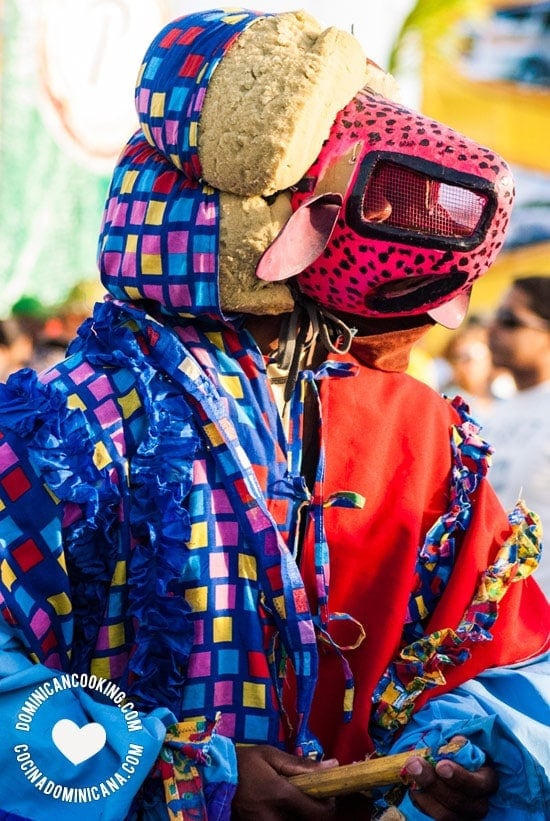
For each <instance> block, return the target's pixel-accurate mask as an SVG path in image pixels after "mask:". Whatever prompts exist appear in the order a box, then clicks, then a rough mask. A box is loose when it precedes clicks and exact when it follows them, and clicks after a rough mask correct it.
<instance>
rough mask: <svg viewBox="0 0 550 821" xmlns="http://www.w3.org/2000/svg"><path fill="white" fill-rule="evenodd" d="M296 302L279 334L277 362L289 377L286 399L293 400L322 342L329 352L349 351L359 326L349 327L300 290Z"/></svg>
mask: <svg viewBox="0 0 550 821" xmlns="http://www.w3.org/2000/svg"><path fill="white" fill-rule="evenodd" d="M294 297H295V305H294V309H293V311H292V313H290V314H288V315H287V316H286V317H285V319H284V321H283V323H282V325H281V330H280V334H279V345H278V348H277V352H276V354H275V357H274V360H273V361H274V362H275V363H276V364H277V365H278V367H279V368H281V370H283V371H286V372H287V374H288V376H287V380H286V384H285V391H284V399H285V402H288V401H289V400H290V397H291V396H292V393H293V391H294V387H295V385H296V381H297V379H298V373H299V371H300V370H302V369H304V368H310V367H311V366H312V362H313V359H314V357H315V352H316V350H318V347H319V345H320V346H322V347H323V348H324V349H325V350H326V351H328V352H329V353H339V354H344V353H347V352H348V351H349V349H350V347H351V343H352V341H353V337H354V336H355V335H356V333H357V329H356V328H349V327H348V326H347V325H346V324H345V322H343V321H342V320H341V319H339V318H338V317H337V316H335V315H334V314H331V313H330V312H329V311H327V310H326V309H325V308H322V307H321V306H320V305H317V303H316V302H313V300H311V299H309V298H308V297H306V296H304V295H303V294H301V293H300V292H298V291H296V292H295V294H294Z"/></svg>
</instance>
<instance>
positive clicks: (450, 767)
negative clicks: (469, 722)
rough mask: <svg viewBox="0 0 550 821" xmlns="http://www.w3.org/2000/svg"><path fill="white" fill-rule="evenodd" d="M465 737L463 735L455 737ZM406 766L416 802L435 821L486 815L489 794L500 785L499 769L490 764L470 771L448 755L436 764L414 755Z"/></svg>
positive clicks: (457, 738) (459, 819) (459, 820)
mask: <svg viewBox="0 0 550 821" xmlns="http://www.w3.org/2000/svg"><path fill="white" fill-rule="evenodd" d="M464 740H465V739H463V738H462V737H461V736H456V737H455V738H453V739H452V741H464ZM405 769H406V771H407V773H408V775H409V776H410V777H411V778H413V779H414V783H415V786H416V789H415V787H412V788H411V791H410V796H411V800H412V802H413V804H415V805H416V806H417V807H418V809H419V810H421V811H422V812H424V813H425V814H426V815H429V816H430V818H435V819H436V821H465V819H477V818H485V816H486V815H487V813H488V812H489V796H491V795H493V794H494V793H495V792H496V790H497V787H498V777H497V774H496V771H495V770H494V769H493V768H492V767H491V766H490V765H488V764H486V765H484V766H483V767H480V769H479V770H476V771H475V772H470V771H469V770H466V769H465V768H464V767H461V766H460V765H459V764H457V763H456V762H455V761H450V760H449V759H446V758H445V759H442V760H441V761H438V762H437V764H436V765H435V767H433V766H432V765H431V764H430V763H429V761H426V759H424V758H419V757H417V756H414V755H411V757H410V759H409V760H408V761H407V764H406V765H405Z"/></svg>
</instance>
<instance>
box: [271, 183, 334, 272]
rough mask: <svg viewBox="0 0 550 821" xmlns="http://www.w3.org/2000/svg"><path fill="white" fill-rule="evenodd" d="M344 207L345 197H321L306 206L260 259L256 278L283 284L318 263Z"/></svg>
mask: <svg viewBox="0 0 550 821" xmlns="http://www.w3.org/2000/svg"><path fill="white" fill-rule="evenodd" d="M341 207H342V196H341V194H319V196H317V197H313V198H312V199H310V200H307V202H304V203H302V205H300V207H299V208H297V209H296V211H295V212H294V213H293V214H292V216H291V217H290V219H289V220H288V221H287V222H286V223H285V225H284V227H283V228H282V230H281V231H280V232H279V234H278V235H277V237H275V239H274V240H273V242H272V243H271V245H270V246H269V248H266V250H265V251H264V253H263V254H262V256H261V257H260V259H259V261H258V264H257V266H256V276H257V277H258V278H259V279H263V280H265V281H266V282H279V281H280V280H282V279H288V278H289V277H293V276H296V274H300V273H301V272H302V271H303V270H304V269H305V268H307V266H308V265H310V264H311V263H312V262H315V260H316V259H318V258H319V257H320V256H321V254H322V253H323V251H324V250H325V248H326V246H327V243H328V241H329V239H330V235H331V234H332V231H333V229H334V226H335V225H336V220H337V219H338V216H339V214H340V209H341Z"/></svg>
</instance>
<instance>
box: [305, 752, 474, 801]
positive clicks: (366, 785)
mask: <svg viewBox="0 0 550 821" xmlns="http://www.w3.org/2000/svg"><path fill="white" fill-rule="evenodd" d="M463 745H464V742H463V741H452V742H451V743H449V744H445V745H444V746H443V747H440V748H439V750H438V751H437V754H438V755H441V754H443V755H444V756H445V755H446V754H447V753H456V752H457V751H458V750H460V748H461V747H462V746H463ZM413 755H415V756H420V757H421V758H428V757H430V756H433V755H434V752H433V750H431V749H430V748H429V747H422V748H421V749H418V750H409V751H408V752H406V753H396V754H395V755H387V756H383V757H381V758H368V759H366V760H365V761H358V762H357V763H356V764H344V765H343V766H342V767H333V768H331V769H327V770H314V771H312V772H309V773H300V775H292V776H290V779H289V780H290V781H291V782H292V783H293V784H294V785H295V786H296V787H299V788H300V789H301V790H302V791H303V792H305V793H307V795H312V796H314V797H315V798H329V797H330V796H334V795H345V794H346V793H353V792H364V791H365V790H370V789H372V788H373V787H386V786H389V785H391V784H399V783H403V782H404V780H405V779H404V778H403V775H402V770H403V768H404V766H405V762H406V761H407V760H408V759H409V758H410V757H411V756H413Z"/></svg>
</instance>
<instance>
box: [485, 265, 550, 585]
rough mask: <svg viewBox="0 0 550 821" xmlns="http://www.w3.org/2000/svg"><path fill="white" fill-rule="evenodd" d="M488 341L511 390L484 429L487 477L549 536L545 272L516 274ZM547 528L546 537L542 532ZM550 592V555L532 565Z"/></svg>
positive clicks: (549, 354) (549, 335) (549, 352)
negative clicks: (489, 453) (521, 503)
mask: <svg viewBox="0 0 550 821" xmlns="http://www.w3.org/2000/svg"><path fill="white" fill-rule="evenodd" d="M489 347H490V350H491V355H492V359H493V363H494V365H495V367H497V368H507V369H508V370H509V371H510V373H511V374H512V375H513V377H514V380H515V383H516V385H517V391H516V393H515V394H514V395H513V396H512V397H510V398H509V399H507V400H506V401H504V402H500V403H498V408H497V409H496V411H495V412H493V414H492V416H491V418H490V419H489V420H488V421H487V424H486V425H485V426H484V429H483V438H484V439H486V440H487V441H488V442H489V443H490V444H491V446H492V447H493V448H494V455H493V466H492V468H491V480H492V484H493V487H494V489H495V490H496V492H497V494H498V495H499V496H500V499H501V501H502V502H503V504H504V506H505V507H507V508H511V507H513V506H514V504H515V503H516V501H517V499H518V497H519V496H521V497H523V498H525V499H529V504H530V505H531V506H532V508H533V509H534V510H536V511H537V513H538V514H539V515H540V517H541V520H542V527H543V541H546V542H547V541H548V538H549V537H550V275H546V276H525V277H521V278H518V279H515V280H514V281H513V282H512V283H511V286H510V287H509V289H508V290H507V291H506V293H505V294H504V295H503V297H502V300H501V302H500V304H499V306H498V308H497V310H496V313H495V315H494V317H493V319H492V321H491V323H490V325H489ZM545 534H546V539H545V538H544V536H545ZM537 576H538V581H539V584H540V585H541V586H542V587H543V589H544V591H545V593H546V595H547V596H550V557H549V556H548V554H546V555H545V553H544V550H543V554H542V559H541V562H540V566H539V568H538V570H537Z"/></svg>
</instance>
